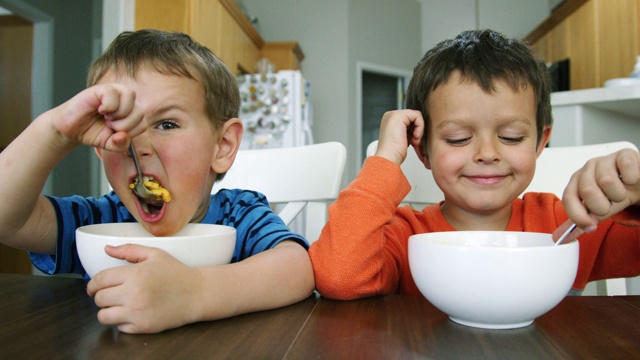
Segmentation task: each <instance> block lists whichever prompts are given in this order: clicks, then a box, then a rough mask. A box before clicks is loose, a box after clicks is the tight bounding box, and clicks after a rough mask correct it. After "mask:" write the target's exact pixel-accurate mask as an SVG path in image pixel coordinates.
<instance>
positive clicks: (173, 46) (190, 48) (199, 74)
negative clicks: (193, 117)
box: [87, 30, 240, 129]
mask: <svg viewBox="0 0 640 360" xmlns="http://www.w3.org/2000/svg"><path fill="white" fill-rule="evenodd" d="M142 64H150V65H152V66H153V67H154V68H155V69H156V70H157V71H158V72H160V73H163V74H175V75H181V76H185V77H188V78H190V79H194V80H197V81H200V82H201V83H202V85H203V87H204V92H205V111H206V113H207V116H208V117H209V119H210V120H211V121H212V123H213V125H214V128H215V129H219V128H220V127H221V126H222V124H223V123H224V122H225V121H227V120H229V119H231V118H235V117H238V110H239V108H240V94H239V90H238V84H237V82H236V78H235V76H234V75H233V74H232V73H231V71H229V69H228V68H227V66H226V65H225V64H224V63H223V62H222V60H220V59H219V58H218V57H216V56H215V55H214V54H213V53H212V52H211V50H209V49H208V48H206V47H204V46H202V45H200V44H199V43H197V42H195V41H193V40H192V39H191V38H190V37H189V36H188V35H186V34H183V33H177V32H175V33H169V32H164V31H159V30H139V31H135V32H131V31H125V32H123V33H121V34H120V35H118V36H117V37H116V38H115V40H113V42H112V43H111V45H109V48H108V49H107V50H106V51H105V52H104V54H102V55H101V56H100V57H99V58H97V59H96V60H95V61H94V62H93V64H91V67H90V68H89V74H88V77H87V86H93V85H95V84H96V83H97V82H98V81H99V80H100V78H101V77H102V76H104V74H105V73H106V72H107V71H108V70H109V69H111V68H114V70H115V71H125V72H126V74H127V75H129V76H131V77H135V73H136V70H137V69H138V68H139V67H140V65H142Z"/></svg>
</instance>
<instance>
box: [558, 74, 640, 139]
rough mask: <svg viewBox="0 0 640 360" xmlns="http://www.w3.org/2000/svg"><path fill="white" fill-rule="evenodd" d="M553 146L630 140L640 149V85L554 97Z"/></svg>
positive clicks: (581, 91)
mask: <svg viewBox="0 0 640 360" xmlns="http://www.w3.org/2000/svg"><path fill="white" fill-rule="evenodd" d="M551 108H552V111H553V119H554V125H553V134H552V136H551V146H574V145H588V144H599V143H604V142H613V141H621V140H627V141H631V142H632V143H634V144H635V145H636V146H639V147H640V86H637V85H636V86H618V87H606V88H596V89H585V90H574V91H563V92H555V93H552V94H551Z"/></svg>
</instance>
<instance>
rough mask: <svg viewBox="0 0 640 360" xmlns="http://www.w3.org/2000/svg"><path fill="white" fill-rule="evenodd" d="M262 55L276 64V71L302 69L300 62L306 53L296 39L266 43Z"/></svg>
mask: <svg viewBox="0 0 640 360" xmlns="http://www.w3.org/2000/svg"><path fill="white" fill-rule="evenodd" d="M262 56H264V57H266V58H267V59H269V61H271V62H272V63H273V64H274V67H275V70H274V71H280V70H300V63H301V62H302V60H303V59H304V54H303V53H302V50H300V46H298V43H297V42H295V41H282V42H268V43H265V44H264V46H263V47H262Z"/></svg>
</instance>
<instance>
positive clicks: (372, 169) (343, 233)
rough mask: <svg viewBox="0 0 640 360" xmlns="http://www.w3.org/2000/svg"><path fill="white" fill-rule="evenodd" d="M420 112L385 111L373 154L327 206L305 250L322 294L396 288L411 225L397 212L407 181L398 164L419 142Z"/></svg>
mask: <svg viewBox="0 0 640 360" xmlns="http://www.w3.org/2000/svg"><path fill="white" fill-rule="evenodd" d="M423 131H424V121H423V119H422V116H421V114H420V112H418V111H413V110H399V111H392V112H387V113H385V114H384V116H383V118H382V122H381V125H380V140H379V143H378V150H377V152H376V155H377V156H374V157H372V158H370V159H367V160H366V161H365V163H364V165H363V167H362V169H361V171H360V173H359V174H358V176H357V177H356V179H355V180H354V181H353V182H352V183H351V184H349V186H347V187H346V188H345V189H344V190H342V191H341V192H340V195H339V196H338V199H337V200H336V202H335V203H333V204H332V205H331V206H330V207H329V222H328V223H327V224H326V225H325V226H324V228H323V230H322V233H321V235H320V238H319V239H318V240H317V241H315V242H314V243H312V244H311V248H310V249H309V256H310V257H311V261H312V264H313V267H314V271H315V279H316V288H317V290H318V291H319V292H320V294H321V295H322V296H325V297H328V298H332V299H340V300H351V299H357V298H361V297H366V296H372V295H381V294H390V293H393V292H395V291H396V289H397V287H398V284H399V282H400V278H401V275H403V274H401V272H402V271H407V270H408V269H406V268H404V269H403V267H404V266H403V265H402V262H403V260H402V259H403V258H404V256H403V252H404V251H405V249H404V247H405V246H404V244H406V239H407V238H408V237H409V235H411V229H410V226H409V225H408V224H407V222H406V221H404V220H403V219H402V218H401V216H399V214H398V213H397V210H398V205H399V204H400V202H401V201H402V199H403V198H404V197H405V196H406V194H407V193H408V192H409V191H410V189H411V186H410V185H409V182H408V181H407V179H406V177H405V176H404V174H403V173H402V170H401V169H400V166H399V165H400V164H401V163H402V162H403V161H404V159H405V158H406V155H407V148H408V146H409V145H412V146H414V147H419V146H420V138H421V136H422V133H423Z"/></svg>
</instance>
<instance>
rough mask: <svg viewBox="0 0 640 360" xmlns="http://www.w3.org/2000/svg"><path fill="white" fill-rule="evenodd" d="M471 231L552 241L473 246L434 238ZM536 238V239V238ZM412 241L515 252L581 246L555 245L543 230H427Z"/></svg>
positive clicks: (464, 248) (412, 236)
mask: <svg viewBox="0 0 640 360" xmlns="http://www.w3.org/2000/svg"><path fill="white" fill-rule="evenodd" d="M470 233H486V234H493V233H495V234H500V235H509V234H526V236H532V237H536V236H541V235H542V236H544V237H547V238H549V240H550V241H551V242H550V243H549V244H548V245H543V246H540V245H521V246H520V245H519V246H500V245H497V246H481V245H478V246H473V245H467V244H458V243H443V242H442V239H434V238H433V237H435V236H438V235H442V234H446V235H447V236H453V234H456V235H465V234H470ZM534 240H535V239H534ZM470 241H473V239H470ZM540 241H544V239H542V238H541V239H540ZM412 242H419V243H424V244H426V245H427V246H438V247H440V246H443V247H444V246H446V248H448V249H449V248H457V249H460V250H467V251H513V252H518V251H525V250H526V251H549V250H548V249H549V248H557V249H561V248H562V246H564V245H571V246H570V247H575V246H579V241H577V240H576V241H571V242H568V243H564V244H561V245H559V246H554V242H553V239H552V238H551V234H550V233H543V232H534V231H499V230H463V231H456V230H453V231H436V232H426V233H420V234H413V235H411V236H409V243H412ZM570 247H567V248H564V249H569V248H570ZM535 249H540V250H535Z"/></svg>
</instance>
